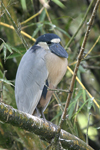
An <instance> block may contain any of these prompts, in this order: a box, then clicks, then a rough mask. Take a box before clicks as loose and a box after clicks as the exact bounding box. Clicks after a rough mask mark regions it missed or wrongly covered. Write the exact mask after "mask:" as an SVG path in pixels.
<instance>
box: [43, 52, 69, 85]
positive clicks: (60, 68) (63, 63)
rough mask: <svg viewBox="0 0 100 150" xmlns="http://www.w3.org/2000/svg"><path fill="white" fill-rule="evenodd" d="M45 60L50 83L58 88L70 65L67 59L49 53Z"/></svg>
mask: <svg viewBox="0 0 100 150" xmlns="http://www.w3.org/2000/svg"><path fill="white" fill-rule="evenodd" d="M45 59H46V66H47V70H48V73H49V74H48V82H49V84H52V85H53V86H54V87H56V86H57V84H58V83H59V82H60V81H61V79H62V78H63V76H64V75H65V73H66V70H67V65H68V61H67V58H62V57H59V56H57V55H55V54H53V53H47V54H46V56H45Z"/></svg>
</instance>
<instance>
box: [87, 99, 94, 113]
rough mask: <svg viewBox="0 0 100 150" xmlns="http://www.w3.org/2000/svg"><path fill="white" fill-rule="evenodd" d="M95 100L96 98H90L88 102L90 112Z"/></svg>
mask: <svg viewBox="0 0 100 150" xmlns="http://www.w3.org/2000/svg"><path fill="white" fill-rule="evenodd" d="M93 99H94V98H89V100H88V107H87V109H88V112H89V111H90V109H91V107H92V106H93Z"/></svg>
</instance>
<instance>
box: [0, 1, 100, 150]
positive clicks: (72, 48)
mask: <svg viewBox="0 0 100 150" xmlns="http://www.w3.org/2000/svg"><path fill="white" fill-rule="evenodd" d="M44 4H46V2H45V1H41V0H40V1H38V0H33V1H32V0H29V1H27V0H26V1H23V0H6V1H5V0H2V1H0V5H1V7H0V21H1V22H2V23H4V24H0V45H1V46H0V93H1V97H0V100H1V101H3V102H4V103H6V104H9V105H11V106H13V107H14V108H17V107H16V103H15V96H14V86H13V85H14V81H15V75H16V71H17V67H18V65H19V62H20V59H21V58H22V56H23V54H24V53H25V52H26V50H27V49H28V48H29V47H30V46H32V45H33V44H34V42H35V39H36V38H37V37H38V36H39V35H41V34H44V33H52V32H53V33H56V34H58V35H59V36H60V37H61V39H62V45H63V46H64V47H66V45H67V43H68V42H69V40H70V39H71V37H72V36H73V35H74V33H75V32H76V30H77V29H78V26H79V24H80V23H81V21H82V20H83V17H84V15H85V13H86V10H87V8H88V6H89V4H90V1H89V0H81V1H79V0H74V1H73V0H70V1H69V0H62V1H59V0H52V1H50V3H49V5H45V8H43V10H42V11H41V12H40V14H39V15H37V16H36V17H35V16H34V15H35V14H37V13H38V12H39V10H40V9H41V8H42V7H43V5H44ZM93 6H94V3H93V5H92V8H91V9H90V11H89V13H88V16H87V18H86V20H85V21H84V24H83V26H82V27H81V29H80V30H79V32H78V34H77V35H76V37H75V38H74V40H73V42H72V43H71V44H70V45H69V47H68V49H67V52H68V54H69V58H68V61H69V67H70V68H71V69H72V70H74V67H75V64H74V63H73V62H75V61H76V60H77V56H78V53H79V51H80V47H81V44H82V40H83V38H84V34H85V31H86V28H87V22H88V21H89V18H90V15H91V12H92V10H93ZM7 10H8V11H7ZM8 12H9V13H10V16H9V13H8ZM32 16H33V17H34V18H33V19H31V20H30V21H28V22H26V23H24V21H25V20H27V19H29V18H30V17H32ZM5 24H7V25H13V26H14V28H15V30H12V29H10V26H8V27H6V26H5ZM21 30H22V31H24V33H27V34H29V35H30V36H31V37H32V38H33V39H32V38H28V37H26V36H25V35H23V34H21V32H20V31H21ZM99 37H100V7H99V8H98V11H97V14H96V17H95V20H94V24H93V26H92V29H91V32H90V34H89V38H88V41H87V44H86V49H85V52H84V55H85V54H86V53H87V52H88V51H89V50H90V49H91V48H92V51H91V52H90V53H89V54H88V56H87V57H86V58H85V59H83V60H82V62H81V65H80V67H79V70H78V73H77V76H78V78H79V79H80V81H81V82H82V83H83V84H84V85H85V87H86V89H87V90H88V91H89V92H90V93H91V94H92V96H93V97H94V98H95V99H96V101H97V103H98V104H99V105H100V92H99V91H100V50H99V47H100V46H99V45H100V41H99V40H98V41H97V39H98V38H99ZM96 41H97V43H96V45H95V46H94V48H93V45H94V44H95V42H96ZM83 57H84V56H83ZM71 77H72V74H71V72H70V71H69V70H68V71H67V72H66V75H65V76H64V78H63V79H62V82H61V83H60V84H59V86H58V88H59V89H66V90H68V89H69V85H70V82H71ZM57 95H58V96H59V99H60V101H61V103H62V105H63V106H64V104H65V102H66V98H67V93H66V92H62V91H60V92H57ZM68 112H69V119H70V122H69V123H67V122H66V121H65V122H64V123H63V127H62V128H63V129H64V130H66V131H68V132H70V133H72V134H73V135H76V136H78V137H79V138H81V139H82V140H84V141H85V139H88V138H87V134H86V132H87V129H88V137H89V139H88V140H89V144H90V145H91V146H92V147H93V148H94V149H99V148H100V142H99V140H100V132H99V130H100V127H99V126H100V115H99V114H100V113H99V109H98V107H97V105H95V104H94V103H93V99H91V98H90V97H89V96H88V94H87V93H86V91H85V90H84V89H83V88H82V86H81V85H80V84H79V83H78V82H77V81H76V82H75V86H74V92H73V96H72V99H71V102H70V106H69V110H68ZM61 113H62V112H61V110H60V107H59V105H58V103H57V102H56V101H55V98H54V97H52V101H51V102H50V104H49V106H48V108H47V109H46V111H45V115H46V118H47V120H49V121H52V122H53V123H55V124H58V123H59V119H60V116H61ZM69 124H70V125H69ZM47 145H48V143H46V142H43V141H42V140H41V139H40V138H39V137H37V136H36V135H35V134H32V133H29V132H26V131H23V130H21V129H19V128H16V127H13V126H10V125H8V124H5V123H3V122H0V148H1V149H18V150H19V149H21V150H22V149H35V150H36V149H44V148H46V146H47Z"/></svg>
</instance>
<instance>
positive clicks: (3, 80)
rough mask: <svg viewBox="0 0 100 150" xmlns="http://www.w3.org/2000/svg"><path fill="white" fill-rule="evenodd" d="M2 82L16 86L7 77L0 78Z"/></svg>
mask: <svg viewBox="0 0 100 150" xmlns="http://www.w3.org/2000/svg"><path fill="white" fill-rule="evenodd" d="M0 81H1V82H4V83H6V84H9V85H12V86H14V85H13V84H12V83H11V82H10V81H8V80H6V79H0Z"/></svg>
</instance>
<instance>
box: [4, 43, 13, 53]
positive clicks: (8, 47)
mask: <svg viewBox="0 0 100 150" xmlns="http://www.w3.org/2000/svg"><path fill="white" fill-rule="evenodd" d="M4 45H5V46H6V48H7V49H8V50H9V52H10V53H11V54H12V53H13V51H12V50H11V48H10V46H9V45H8V44H7V43H5V42H4Z"/></svg>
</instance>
